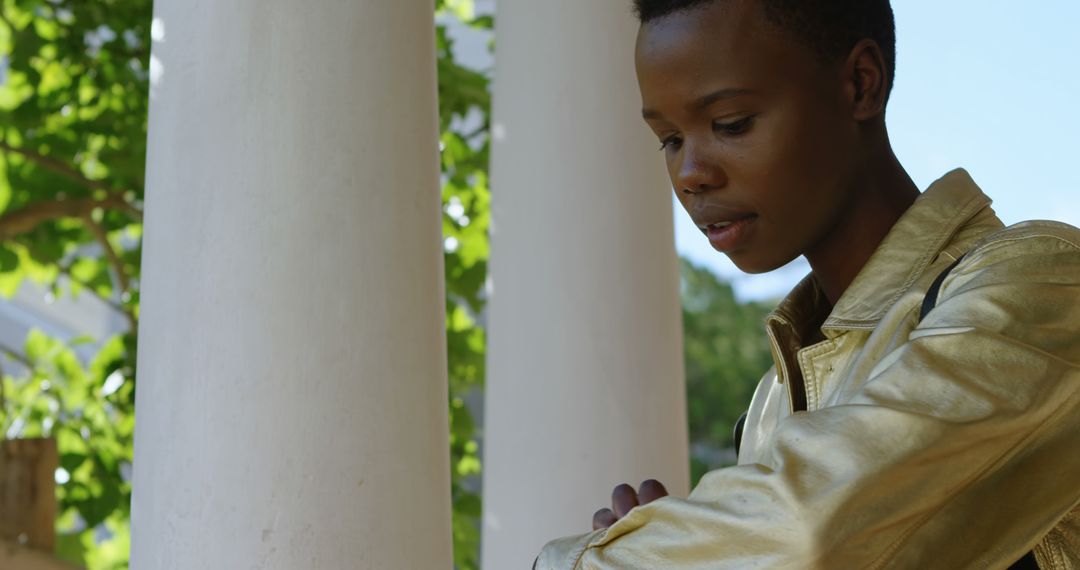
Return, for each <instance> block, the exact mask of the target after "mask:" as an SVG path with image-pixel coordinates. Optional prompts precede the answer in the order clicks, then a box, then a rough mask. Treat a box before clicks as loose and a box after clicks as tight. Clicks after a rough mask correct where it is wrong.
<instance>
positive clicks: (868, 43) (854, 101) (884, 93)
mask: <svg viewBox="0 0 1080 570" xmlns="http://www.w3.org/2000/svg"><path fill="white" fill-rule="evenodd" d="M844 76H845V77H846V83H847V85H846V88H845V91H846V92H847V95H848V99H849V100H850V101H851V105H852V107H851V110H852V118H854V119H855V120H856V121H865V120H868V119H872V118H874V117H877V116H878V115H880V114H882V113H884V112H885V101H886V99H888V93H889V75H888V72H887V70H886V68H885V58H884V56H882V54H881V48H880V47H878V45H877V42H875V41H873V40H869V39H865V40H861V41H859V43H857V44H855V47H854V48H852V50H851V53H850V54H849V55H848V59H847V62H845V64H844Z"/></svg>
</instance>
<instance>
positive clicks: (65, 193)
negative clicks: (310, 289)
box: [0, 0, 491, 569]
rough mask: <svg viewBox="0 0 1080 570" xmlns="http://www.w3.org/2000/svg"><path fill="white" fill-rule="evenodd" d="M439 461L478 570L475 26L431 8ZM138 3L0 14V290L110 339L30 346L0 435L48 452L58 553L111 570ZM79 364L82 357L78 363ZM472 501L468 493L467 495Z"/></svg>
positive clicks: (116, 557)
mask: <svg viewBox="0 0 1080 570" xmlns="http://www.w3.org/2000/svg"><path fill="white" fill-rule="evenodd" d="M435 11H436V14H437V15H439V18H440V19H439V22H440V23H439V25H438V26H437V30H436V38H437V48H438V70H439V93H440V110H441V119H442V120H441V130H442V132H441V142H442V147H443V152H442V167H443V181H444V187H443V201H444V211H445V212H446V215H445V216H444V231H445V233H446V236H447V240H446V276H447V336H448V343H449V367H450V370H449V371H450V395H451V401H450V403H449V404H450V418H451V426H450V427H451V437H450V449H451V455H452V459H453V477H452V479H453V505H454V526H453V528H454V540H455V550H456V554H455V557H456V563H457V566H458V567H459V568H462V569H470V568H476V567H478V546H479V524H478V522H479V516H480V499H479V496H478V494H477V493H476V491H475V489H470V483H469V482H470V481H471V480H475V478H476V475H477V474H478V473H479V469H480V463H479V459H478V445H477V442H476V438H475V431H476V430H475V423H474V421H473V418H472V416H471V415H470V413H469V411H468V409H467V407H466V406H465V403H464V402H465V397H466V396H467V395H468V394H469V393H470V392H473V391H475V390H477V389H479V388H480V386H481V385H482V382H483V377H484V336H483V330H482V328H481V327H480V325H479V324H478V315H480V313H481V311H482V309H483V293H482V292H483V285H484V280H485V278H486V260H487V252H488V245H487V211H488V201H489V192H488V188H487V176H486V172H487V161H488V135H487V130H488V125H489V109H490V101H489V95H488V78H487V76H486V75H485V74H484V73H482V72H478V71H475V70H471V69H468V68H466V67H464V66H462V65H460V64H458V63H457V62H456V60H455V54H454V49H453V42H452V41H451V39H450V36H449V35H448V34H447V32H446V22H447V21H449V20H451V19H458V20H460V21H463V22H466V23H467V25H471V26H474V27H479V28H490V27H491V18H490V17H474V16H473V14H472V1H471V0H437V1H436V2H435ZM150 23H151V2H150V0H95V1H94V2H84V1H80V0H0V293H3V294H4V295H6V296H9V297H10V296H11V295H12V294H14V293H15V292H16V291H18V289H19V287H20V286H21V285H23V284H24V282H25V281H27V280H29V281H32V282H35V283H36V284H38V285H40V286H42V287H46V288H48V289H49V290H50V292H51V294H52V295H54V296H57V297H59V296H61V295H72V296H78V295H93V296H95V297H98V298H99V299H100V300H102V301H103V302H105V303H106V304H108V305H109V306H111V307H113V308H114V309H115V310H116V311H117V312H118V313H120V314H122V315H123V316H124V319H125V322H126V323H127V327H126V331H125V332H124V333H123V334H121V335H119V336H117V337H115V338H112V339H73V340H68V341H66V342H65V341H64V340H61V339H56V338H50V337H48V336H47V335H45V334H43V333H41V332H34V333H32V334H31V335H30V337H29V338H28V339H27V341H26V344H25V346H24V347H23V348H22V350H18V349H16V348H14V347H4V348H3V350H4V351H5V352H6V353H7V354H8V356H9V360H13V361H15V362H16V363H17V365H16V366H9V367H8V369H7V370H5V371H4V372H6V373H7V375H3V376H2V378H3V382H2V384H0V387H2V388H3V390H2V391H0V396H3V397H0V428H2V429H3V432H0V433H2V434H7V435H8V436H12V437H33V436H37V435H52V436H53V437H56V438H57V441H58V444H59V447H60V453H61V463H62V471H61V472H60V474H59V475H58V477H59V479H60V480H61V481H63V484H61V485H59V489H58V497H59V500H60V505H61V515H60V517H59V520H58V522H57V527H58V531H59V532H60V534H61V536H60V548H59V551H60V554H61V555H62V556H63V557H65V558H67V559H69V560H71V561H74V562H77V563H81V564H86V565H87V566H89V567H90V568H125V567H126V566H127V557H128V550H129V549H128V544H129V532H128V524H129V516H130V514H129V513H130V507H129V502H130V493H131V486H130V481H129V473H130V466H131V461H132V432H133V428H134V415H133V414H134V410H133V404H134V389H135V347H136V338H135V333H136V330H137V326H136V325H137V319H138V302H139V294H138V289H139V263H140V259H141V248H140V243H141V236H142V228H141V221H142V212H141V207H142V199H143V168H144V162H145V157H146V116H147V114H146V111H147V102H148V77H149V39H150ZM87 353H89V356H88V357H87V356H86V354H87ZM472 487H475V484H473V485H472Z"/></svg>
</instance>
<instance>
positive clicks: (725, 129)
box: [713, 115, 754, 135]
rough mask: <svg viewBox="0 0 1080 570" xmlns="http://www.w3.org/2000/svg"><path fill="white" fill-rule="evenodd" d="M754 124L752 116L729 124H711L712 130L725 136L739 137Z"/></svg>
mask: <svg viewBox="0 0 1080 570" xmlns="http://www.w3.org/2000/svg"><path fill="white" fill-rule="evenodd" d="M753 122H754V116H753V115H750V116H748V117H744V118H742V119H739V120H738V121H733V122H730V123H721V122H719V121H717V122H715V123H713V129H714V130H717V131H720V132H722V133H724V134H725V135H741V134H743V133H745V132H746V131H748V130H750V126H751V125H752V124H753Z"/></svg>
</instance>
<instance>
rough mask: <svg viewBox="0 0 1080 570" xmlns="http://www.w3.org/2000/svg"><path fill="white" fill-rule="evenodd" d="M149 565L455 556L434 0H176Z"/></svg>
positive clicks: (162, 199)
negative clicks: (295, 0)
mask: <svg viewBox="0 0 1080 570" xmlns="http://www.w3.org/2000/svg"><path fill="white" fill-rule="evenodd" d="M154 8H155V21H154V26H153V37H154V41H155V43H154V46H153V56H152V70H151V71H152V73H151V76H152V86H151V106H150V135H149V157H148V180H147V186H148V197H147V204H146V213H147V215H146V236H145V242H144V248H145V249H144V251H145V258H144V259H145V261H144V264H143V280H144V281H143V286H142V291H143V297H142V315H141V325H140V346H139V387H138V396H137V401H136V407H137V410H138V422H137V428H136V445H135V468H134V497H133V505H132V510H133V513H132V520H133V526H134V531H133V532H134V535H133V553H132V568H135V569H136V570H151V569H153V570H161V569H183V570H189V569H193V568H229V569H242V568H259V569H283V570H284V569H288V570H295V569H299V568H303V569H322V568H325V569H334V570H338V569H341V568H359V569H368V568H370V569H380V570H381V569H388V568H401V569H406V568H416V569H421V568H423V569H427V568H432V569H434V568H448V567H450V565H451V534H450V497H449V489H450V481H449V452H448V445H447V441H448V434H447V410H446V401H447V393H446V391H447V385H446V354H445V335H444V328H443V327H444V296H443V281H442V251H441V227H442V226H441V213H440V199H439V181H438V162H437V153H438V147H437V140H438V138H437V131H438V124H437V105H436V87H435V51H434V37H433V35H434V31H433V11H432V6H431V2H430V0H395V1H393V2H382V1H375V0H363V1H361V0H355V1H349V2H315V3H305V2H293V1H291V0H230V1H228V2H222V1H219V0H158V1H157V2H155V7H154Z"/></svg>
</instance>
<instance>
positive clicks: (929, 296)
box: [919, 255, 964, 322]
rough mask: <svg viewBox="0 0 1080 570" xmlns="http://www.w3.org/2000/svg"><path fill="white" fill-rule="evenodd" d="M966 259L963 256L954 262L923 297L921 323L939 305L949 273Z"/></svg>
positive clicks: (920, 312) (935, 280) (920, 314)
mask: <svg viewBox="0 0 1080 570" xmlns="http://www.w3.org/2000/svg"><path fill="white" fill-rule="evenodd" d="M961 259H964V256H963V255H961V256H960V257H959V258H957V260H956V261H954V262H952V265H950V266H948V267H946V268H945V271H942V272H941V274H940V275H938V276H937V279H934V282H933V284H931V285H930V289H928V290H927V291H926V296H925V297H923V301H922V309H921V310H920V311H919V322H922V320H923V319H925V318H926V315H927V314H929V313H930V311H931V310H932V309H933V308H934V306H935V305H937V298H938V293H939V292H941V284H942V283H944V282H945V278H946V277H948V275H949V272H950V271H952V270H953V269H954V268H955V267H956V266H957V265H960V260H961Z"/></svg>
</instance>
